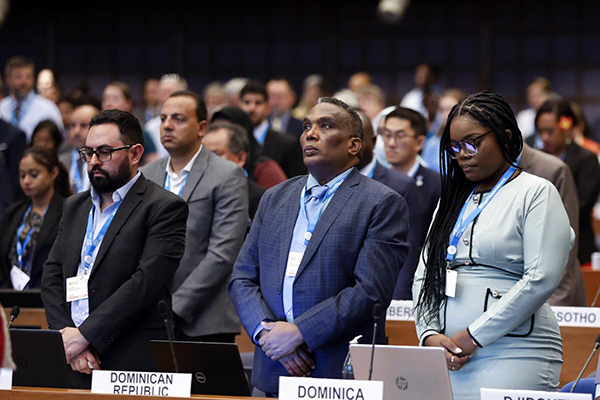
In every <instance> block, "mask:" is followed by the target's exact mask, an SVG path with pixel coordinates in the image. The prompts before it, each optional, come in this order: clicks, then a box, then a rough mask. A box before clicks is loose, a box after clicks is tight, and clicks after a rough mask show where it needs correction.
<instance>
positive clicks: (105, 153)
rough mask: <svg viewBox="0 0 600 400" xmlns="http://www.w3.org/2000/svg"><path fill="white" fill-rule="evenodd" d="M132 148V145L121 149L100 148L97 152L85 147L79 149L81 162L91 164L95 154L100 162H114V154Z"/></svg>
mask: <svg viewBox="0 0 600 400" xmlns="http://www.w3.org/2000/svg"><path fill="white" fill-rule="evenodd" d="M130 147H131V145H127V146H121V147H100V148H98V149H96V150H93V149H90V148H89V147H83V148H81V149H79V157H81V161H83V162H86V163H89V162H91V161H92V158H93V157H94V154H95V155H96V157H98V160H99V161H102V162H107V161H110V160H112V153H113V152H115V151H118V150H124V149H128V148H130Z"/></svg>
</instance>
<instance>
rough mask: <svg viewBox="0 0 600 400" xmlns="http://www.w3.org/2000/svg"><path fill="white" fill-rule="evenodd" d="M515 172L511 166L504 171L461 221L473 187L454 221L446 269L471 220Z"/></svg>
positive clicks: (471, 196)
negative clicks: (475, 206) (488, 191)
mask: <svg viewBox="0 0 600 400" xmlns="http://www.w3.org/2000/svg"><path fill="white" fill-rule="evenodd" d="M515 171H516V168H515V167H514V166H512V165H511V166H510V168H508V169H507V170H506V172H505V173H504V175H502V178H500V180H499V181H498V182H497V183H496V185H495V186H494V188H493V189H492V191H491V192H490V194H489V196H487V197H486V199H485V200H484V201H482V202H481V203H480V204H479V205H478V206H477V208H475V210H473V212H471V214H470V215H469V216H468V217H467V218H466V219H465V220H464V221H463V216H464V215H465V212H466V210H467V205H468V204H469V202H470V201H471V198H473V194H474V193H475V189H477V186H476V187H475V189H473V191H472V192H471V194H470V195H469V198H468V199H467V201H466V202H465V204H464V205H463V207H462V209H461V210H460V214H459V216H458V219H457V220H456V224H455V225H454V230H453V231H452V236H450V245H449V246H448V249H447V250H446V266H447V267H449V266H450V264H451V263H452V261H454V257H455V256H456V251H457V249H456V245H457V244H458V241H459V240H460V238H461V237H462V235H463V233H465V230H466V229H467V227H468V226H469V225H470V224H471V222H473V220H475V218H477V216H478V215H479V214H481V212H482V211H483V209H484V208H485V207H486V206H487V205H488V204H489V203H490V201H492V198H494V196H495V195H496V194H497V193H498V191H500V189H501V188H502V186H504V184H505V183H506V182H508V180H509V179H510V177H511V176H512V174H514V173H515Z"/></svg>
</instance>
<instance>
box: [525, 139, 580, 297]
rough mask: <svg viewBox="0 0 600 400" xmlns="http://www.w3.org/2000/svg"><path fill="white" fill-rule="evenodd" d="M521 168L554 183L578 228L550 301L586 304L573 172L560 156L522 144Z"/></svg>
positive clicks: (574, 225) (574, 224)
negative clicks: (580, 261) (580, 263)
mask: <svg viewBox="0 0 600 400" xmlns="http://www.w3.org/2000/svg"><path fill="white" fill-rule="evenodd" d="M519 167H521V168H523V170H524V171H525V172H529V173H530V174H533V175H537V176H539V177H542V178H545V179H547V180H549V181H550V182H552V183H553V184H554V186H555V187H556V189H557V190H558V192H559V193H560V197H561V198H562V201H563V205H564V206H565V210H566V211H567V215H568V216H569V222H570V223H571V228H573V230H574V231H575V237H576V238H575V243H574V244H573V249H571V253H569V259H568V261H567V266H566V268H565V272H564V274H563V277H562V279H561V281H560V284H559V285H558V287H557V288H556V290H555V291H554V293H553V294H552V297H550V299H549V300H548V302H549V303H550V305H553V306H582V307H584V306H585V305H586V296H585V286H584V284H583V275H582V273H581V268H580V265H579V260H578V254H577V249H578V247H579V246H578V241H579V201H578V199H577V188H576V187H575V181H574V180H573V175H572V174H571V171H570V169H569V167H568V166H567V164H565V163H564V162H562V161H561V160H560V159H559V158H558V157H554V156H551V155H550V154H546V153H544V152H543V151H540V150H536V149H533V148H532V147H530V146H529V145H528V144H526V143H523V152H522V153H521V159H520V161H519Z"/></svg>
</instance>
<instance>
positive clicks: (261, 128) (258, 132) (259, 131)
mask: <svg viewBox="0 0 600 400" xmlns="http://www.w3.org/2000/svg"><path fill="white" fill-rule="evenodd" d="M267 129H269V120H267V119H265V120H264V121H263V122H262V123H261V124H260V125H258V126H257V127H256V128H254V137H255V138H256V140H258V141H259V143H260V142H261V139H263V141H264V136H265V134H266V132H267Z"/></svg>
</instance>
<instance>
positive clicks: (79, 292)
mask: <svg viewBox="0 0 600 400" xmlns="http://www.w3.org/2000/svg"><path fill="white" fill-rule="evenodd" d="M87 284H88V276H87V275H85V274H84V275H81V276H74V277H72V278H67V303H69V302H71V301H75V300H83V299H87V298H88V285H87Z"/></svg>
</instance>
